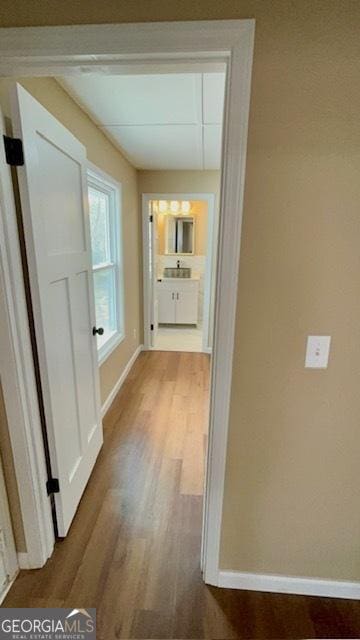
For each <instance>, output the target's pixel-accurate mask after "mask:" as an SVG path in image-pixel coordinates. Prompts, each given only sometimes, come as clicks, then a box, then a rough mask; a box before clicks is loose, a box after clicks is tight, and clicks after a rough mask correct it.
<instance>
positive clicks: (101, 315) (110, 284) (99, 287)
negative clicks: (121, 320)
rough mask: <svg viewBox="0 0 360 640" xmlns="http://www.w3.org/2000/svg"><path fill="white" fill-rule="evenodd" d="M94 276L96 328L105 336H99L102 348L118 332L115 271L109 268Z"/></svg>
mask: <svg viewBox="0 0 360 640" xmlns="http://www.w3.org/2000/svg"><path fill="white" fill-rule="evenodd" d="M93 275H94V292H95V308H96V326H97V327H102V328H103V329H104V334H103V335H102V336H99V335H98V336H97V345H98V348H100V347H101V346H102V345H103V344H105V342H106V341H107V340H108V339H109V338H110V337H111V336H112V335H113V334H114V333H115V332H116V331H117V320H116V285H115V270H114V268H113V267H109V269H101V271H95V272H94V274H93Z"/></svg>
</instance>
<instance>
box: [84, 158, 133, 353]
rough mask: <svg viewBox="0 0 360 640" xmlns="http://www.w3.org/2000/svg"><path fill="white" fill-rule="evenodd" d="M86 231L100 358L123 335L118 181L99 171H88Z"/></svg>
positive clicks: (117, 342) (108, 351)
mask: <svg viewBox="0 0 360 640" xmlns="http://www.w3.org/2000/svg"><path fill="white" fill-rule="evenodd" d="M88 193H89V215H90V235H91V248H92V264H93V278H94V294H95V311H96V326H97V327H98V328H99V327H102V328H103V329H104V333H103V335H101V336H100V335H98V336H97V346H98V354H99V361H100V362H102V361H103V360H105V358H106V357H107V356H108V355H109V354H110V352H111V351H112V350H113V349H114V348H115V346H116V345H118V344H119V342H121V340H122V339H123V338H124V320H123V318H124V313H123V309H124V299H123V273H122V271H123V269H122V247H121V224H120V216H121V211H120V185H118V184H117V183H116V182H115V181H113V180H112V179H111V178H110V177H107V176H106V177H104V174H103V173H102V172H100V171H99V172H97V171H92V170H91V171H89V172H88Z"/></svg>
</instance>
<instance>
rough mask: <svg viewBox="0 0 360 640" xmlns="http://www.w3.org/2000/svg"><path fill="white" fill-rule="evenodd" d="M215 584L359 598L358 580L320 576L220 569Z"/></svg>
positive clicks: (236, 587) (304, 594)
mask: <svg viewBox="0 0 360 640" xmlns="http://www.w3.org/2000/svg"><path fill="white" fill-rule="evenodd" d="M217 586H218V587H224V588H227V589H244V590H245V591H265V592H272V593H289V594H297V595H303V596H321V597H323V598H347V599H350V600H360V582H343V581H339V580H324V579H322V578H303V577H297V576H282V575H270V574H258V573H241V572H239V571H220V572H219V580H218V583H217Z"/></svg>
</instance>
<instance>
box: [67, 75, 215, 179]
mask: <svg viewBox="0 0 360 640" xmlns="http://www.w3.org/2000/svg"><path fill="white" fill-rule="evenodd" d="M59 81H60V83H61V85H62V86H63V88H64V89H65V90H66V91H67V92H68V93H69V94H70V96H71V97H72V98H73V99H74V100H75V101H76V102H77V103H78V104H79V105H80V106H81V107H82V108H83V109H84V110H85V111H86V112H87V113H88V115H89V116H90V117H91V118H92V120H93V121H94V122H95V124H96V125H97V126H98V127H99V128H100V129H102V130H103V131H104V133H105V134H106V135H107V136H108V137H109V138H110V139H111V140H112V142H113V143H114V144H115V145H116V146H117V147H118V148H119V149H120V150H121V151H122V152H123V153H124V155H125V156H126V157H127V158H128V159H129V160H130V162H131V163H132V164H133V165H134V166H135V167H136V168H137V169H220V161H221V126H222V114H223V102H224V86H225V74H224V73H219V72H214V73H168V74H166V73H164V74H147V75H138V74H137V75H123V76H120V75H118V76H104V75H102V76H101V75H98V76H95V75H91V76H86V77H83V76H81V77H79V76H77V77H76V76H67V77H62V78H59Z"/></svg>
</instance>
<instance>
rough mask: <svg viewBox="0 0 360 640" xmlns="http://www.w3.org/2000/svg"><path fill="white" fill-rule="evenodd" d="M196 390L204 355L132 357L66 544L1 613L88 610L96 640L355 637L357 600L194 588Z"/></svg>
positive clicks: (203, 387)
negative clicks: (7, 610) (12, 609)
mask: <svg viewBox="0 0 360 640" xmlns="http://www.w3.org/2000/svg"><path fill="white" fill-rule="evenodd" d="M208 391H209V358H208V356H206V355H204V354H199V353H171V352H147V353H142V354H141V355H140V357H139V358H138V360H137V362H136V363H135V365H134V367H133V369H132V371H131V373H130V375H129V377H128V378H127V380H126V382H125V384H124V386H123V388H122V390H121V391H120V393H119V394H118V396H117V398H116V400H115V402H114V404H113V406H112V408H111V410H110V411H109V413H108V414H107V416H106V419H105V424H104V426H105V442H104V447H103V449H102V451H101V453H100V456H99V459H98V461H97V464H96V467H95V469H94V472H93V474H92V477H91V479H90V481H89V484H88V487H87V489H86V492H85V494H84V496H83V498H82V500H81V503H80V506H79V510H78V513H77V515H76V517H75V520H74V523H73V525H72V527H71V530H70V534H69V536H68V537H67V538H66V539H65V540H63V541H59V542H57V544H56V548H55V552H54V554H53V556H52V557H51V558H50V560H49V561H48V562H47V564H46V566H45V567H44V568H43V569H40V570H36V571H22V572H21V573H20V575H19V577H18V579H17V580H16V582H15V584H14V586H13V587H12V589H11V591H10V593H9V594H8V596H7V598H6V600H5V602H4V604H3V606H5V607H14V606H21V607H35V606H40V607H50V606H54V607H57V606H59V607H61V606H66V607H77V608H79V607H85V608H86V607H96V608H97V627H98V631H97V637H98V639H101V640H113V639H115V638H193V639H195V638H216V639H231V638H274V639H275V638H356V637H357V638H359V637H360V603H355V602H352V601H347V600H333V599H325V598H311V597H303V596H287V595H278V594H264V593H256V592H250V591H235V590H227V589H226V590H225V589H217V588H214V587H207V586H205V585H204V583H203V582H202V579H201V573H200V569H199V556H200V532H201V515H202V486H203V452H204V443H205V439H206V425H207V406H208Z"/></svg>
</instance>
